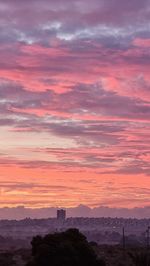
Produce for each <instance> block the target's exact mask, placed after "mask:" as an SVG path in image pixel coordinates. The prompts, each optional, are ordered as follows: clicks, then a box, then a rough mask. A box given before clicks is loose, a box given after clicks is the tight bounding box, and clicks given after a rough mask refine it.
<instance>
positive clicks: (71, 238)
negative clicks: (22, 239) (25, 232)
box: [27, 229, 105, 266]
mask: <svg viewBox="0 0 150 266" xmlns="http://www.w3.org/2000/svg"><path fill="white" fill-rule="evenodd" d="M31 244H32V256H33V259H32V261H30V262H29V263H28V264H27V266H80V265H82V266H105V263H104V261H103V260H98V258H97V256H96V254H95V252H94V250H93V248H92V247H91V245H90V244H89V243H88V241H87V240H86V237H85V236H84V235H83V234H81V233H80V232H79V230H77V229H69V230H67V231H66V232H62V233H55V234H49V235H46V236H45V237H40V236H36V237H34V238H33V240H32V242H31Z"/></svg>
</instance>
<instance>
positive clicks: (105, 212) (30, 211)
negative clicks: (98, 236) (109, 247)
mask: <svg viewBox="0 0 150 266" xmlns="http://www.w3.org/2000/svg"><path fill="white" fill-rule="evenodd" d="M58 209H59V208H56V207H49V208H36V209H34V208H26V207H24V206H17V207H13V208H9V207H4V208H0V220H4V219H8V220H15V219H16V220H21V219H26V218H31V219H41V218H42V219H47V218H56V216H57V210H58ZM64 209H65V210H66V217H67V218H70V217H74V218H75V217H86V218H87V217H88V218H101V217H105V218H108V217H111V218H116V217H117V218H124V219H127V218H132V219H135V218H136V219H149V218H150V215H149V214H150V206H149V207H148V206H147V207H143V208H132V209H128V208H109V207H106V206H99V207H98V206H97V207H95V208H90V207H88V206H86V205H82V204H80V205H79V206H76V207H73V208H64Z"/></svg>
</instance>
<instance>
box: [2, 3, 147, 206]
mask: <svg viewBox="0 0 150 266" xmlns="http://www.w3.org/2000/svg"><path fill="white" fill-rule="evenodd" d="M149 18H150V0H126V1H123V0H122V1H121V0H112V1H109V0H93V1H90V0H77V1H76V0H57V1H54V0H31V1H30V2H29V1H19V0H14V1H12V0H7V1H6V0H5V1H4V0H1V1H0V207H1V208H3V207H5V206H6V207H10V208H13V207H16V206H18V205H23V206H25V207H26V208H33V209H36V208H48V207H49V206H50V207H51V206H52V207H56V208H57V207H66V208H71V207H76V206H78V205H80V204H83V205H87V206H89V207H90V208H96V207H99V206H107V207H110V208H112V209H113V208H129V209H132V208H134V207H139V208H143V207H147V206H150V27H149V23H150V22H149ZM22 211H23V210H22Z"/></svg>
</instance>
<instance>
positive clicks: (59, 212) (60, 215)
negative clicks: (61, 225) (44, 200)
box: [57, 209, 66, 221]
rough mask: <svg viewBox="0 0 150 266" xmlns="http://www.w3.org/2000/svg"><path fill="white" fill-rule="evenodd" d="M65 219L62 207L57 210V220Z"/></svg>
mask: <svg viewBox="0 0 150 266" xmlns="http://www.w3.org/2000/svg"><path fill="white" fill-rule="evenodd" d="M65 219H66V211H65V210H63V209H60V210H57V220H58V221H65Z"/></svg>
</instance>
